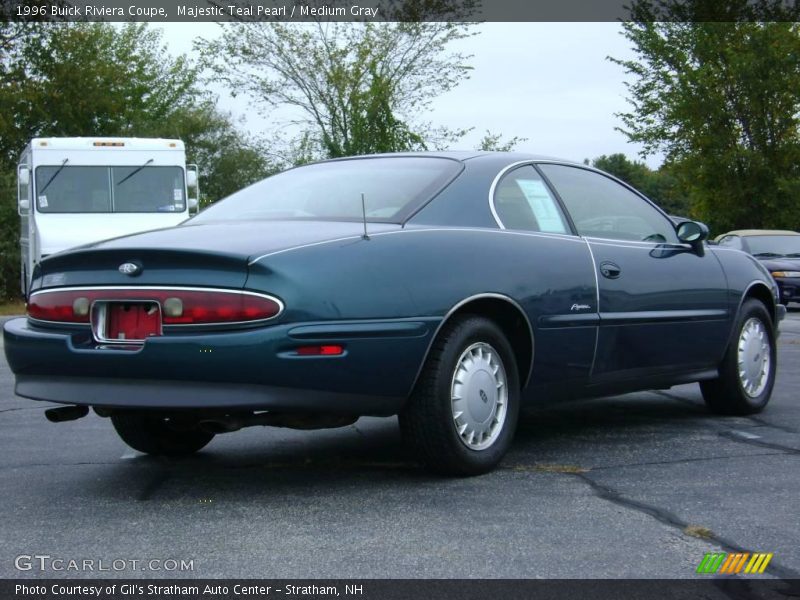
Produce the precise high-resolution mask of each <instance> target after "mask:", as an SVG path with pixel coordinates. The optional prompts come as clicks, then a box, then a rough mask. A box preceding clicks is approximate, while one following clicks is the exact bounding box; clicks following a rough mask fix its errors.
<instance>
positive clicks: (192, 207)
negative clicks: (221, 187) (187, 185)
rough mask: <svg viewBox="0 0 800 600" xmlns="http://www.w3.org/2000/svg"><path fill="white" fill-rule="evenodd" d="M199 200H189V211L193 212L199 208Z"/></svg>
mask: <svg viewBox="0 0 800 600" xmlns="http://www.w3.org/2000/svg"><path fill="white" fill-rule="evenodd" d="M198 204H199V203H198V202H197V198H189V211H190V212H191V211H193V210H195V209H196V208H197V206H198Z"/></svg>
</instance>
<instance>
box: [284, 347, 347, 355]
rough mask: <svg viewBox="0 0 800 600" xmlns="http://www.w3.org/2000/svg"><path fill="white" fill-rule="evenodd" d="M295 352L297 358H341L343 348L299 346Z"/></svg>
mask: <svg viewBox="0 0 800 600" xmlns="http://www.w3.org/2000/svg"><path fill="white" fill-rule="evenodd" d="M295 352H296V353H297V356H341V355H342V354H344V346H339V345H328V346H300V347H299V348H297V350H295Z"/></svg>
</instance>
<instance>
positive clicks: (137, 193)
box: [36, 163, 186, 213]
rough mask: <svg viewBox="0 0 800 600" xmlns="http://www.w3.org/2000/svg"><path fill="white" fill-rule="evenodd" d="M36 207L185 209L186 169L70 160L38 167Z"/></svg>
mask: <svg viewBox="0 0 800 600" xmlns="http://www.w3.org/2000/svg"><path fill="white" fill-rule="evenodd" d="M48 182H49V183H48ZM40 190H41V191H40ZM36 207H37V209H38V211H39V212H41V213H108V212H117V213H120V212H122V213H151V212H183V211H184V210H185V209H186V201H185V199H184V182H183V169H182V168H181V167H177V166H174V167H151V166H141V165H139V166H137V165H133V166H124V167H120V166H116V167H111V166H107V167H106V166H92V167H86V166H70V165H69V163H67V164H66V165H54V166H43V167H37V169H36Z"/></svg>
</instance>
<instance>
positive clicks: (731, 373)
mask: <svg viewBox="0 0 800 600" xmlns="http://www.w3.org/2000/svg"><path fill="white" fill-rule="evenodd" d="M752 319H756V320H757V321H759V322H760V323H761V324H762V326H763V329H764V332H765V335H766V338H767V344H768V347H769V352H770V363H769V367H768V369H767V373H766V382H765V383H766V384H765V385H764V387H763V390H761V391H759V393H757V394H753V395H751V394H749V393H748V392H747V391H745V387H744V384H743V382H742V378H741V377H740V375H739V365H738V357H739V340H740V337H741V335H742V330H743V328H744V327H745V326H746V325H747V324H748V323H750V322H751V320H752ZM757 356H759V355H757ZM776 366H777V348H776V345H775V331H774V329H773V325H772V319H771V318H770V316H769V313H768V312H767V309H766V307H765V306H764V304H763V303H761V302H759V301H758V300H754V299H752V298H750V299H748V300H745V301H744V303H743V304H742V308H741V310H740V311H739V315H738V316H737V318H736V325H735V327H734V330H733V337H732V338H731V342H730V344H729V346H728V349H727V351H726V352H725V357H724V358H723V359H722V363H721V364H720V366H719V377H718V378H716V379H712V380H708V381H701V382H700V389H701V390H702V392H703V399H704V400H705V401H706V405H707V406H708V408H709V409H710V410H711V411H712V412H715V413H717V414H720V415H752V414H755V413H758V412H761V411H762V410H764V407H765V406H766V405H767V403H768V402H769V399H770V396H771V395H772V388H773V386H774V385H775V370H776ZM754 391H758V390H754Z"/></svg>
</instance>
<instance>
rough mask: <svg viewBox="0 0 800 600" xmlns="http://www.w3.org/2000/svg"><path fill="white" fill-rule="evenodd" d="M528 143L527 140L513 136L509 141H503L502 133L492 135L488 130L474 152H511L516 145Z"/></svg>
mask: <svg viewBox="0 0 800 600" xmlns="http://www.w3.org/2000/svg"><path fill="white" fill-rule="evenodd" d="M526 141H528V138H524V137H519V136H516V135H515V136H514V137H512V138H511V139H508V140H503V134H502V133H492V132H491V131H489V130H488V129H487V130H486V133H485V134H484V136H483V137H482V138H481V140H480V141H479V142H478V146H477V148H476V150H484V151H486V152H511V151H512V150H513V149H514V148H516V146H517V144H520V143H521V142H526Z"/></svg>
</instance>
